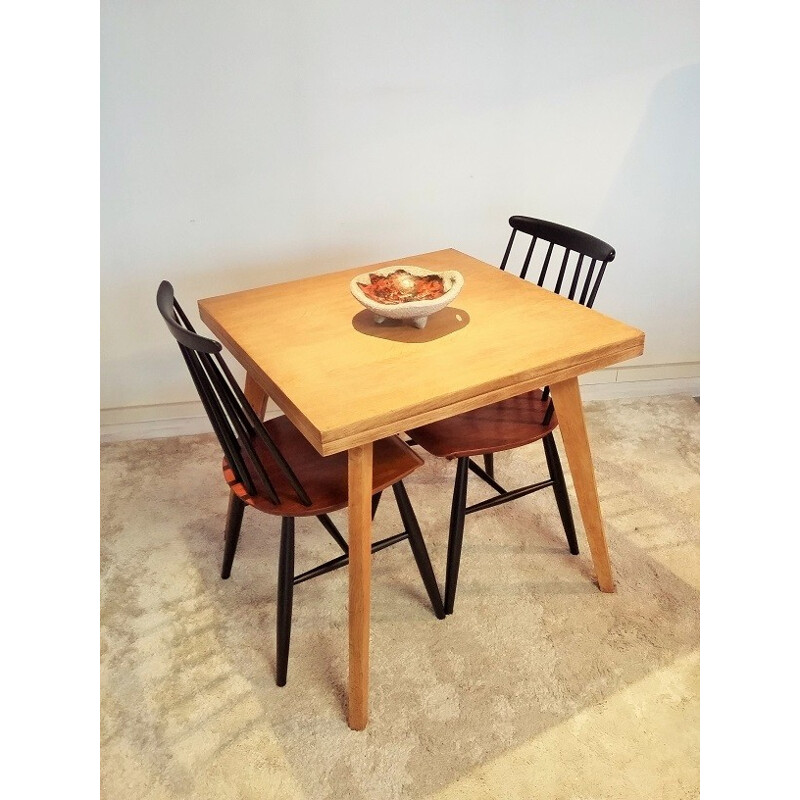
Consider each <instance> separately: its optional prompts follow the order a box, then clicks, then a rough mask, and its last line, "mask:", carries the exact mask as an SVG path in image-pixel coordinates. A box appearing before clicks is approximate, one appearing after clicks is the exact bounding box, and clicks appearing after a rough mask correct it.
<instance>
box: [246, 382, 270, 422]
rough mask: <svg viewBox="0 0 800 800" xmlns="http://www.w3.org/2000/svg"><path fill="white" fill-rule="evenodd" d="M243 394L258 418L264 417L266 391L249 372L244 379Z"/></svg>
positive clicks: (266, 398)
mask: <svg viewBox="0 0 800 800" xmlns="http://www.w3.org/2000/svg"><path fill="white" fill-rule="evenodd" d="M244 396H245V397H246V398H247V402H248V403H250V405H251V406H252V407H253V411H255V412H256V415H257V416H258V418H259V419H262V420H263V419H264V414H265V413H266V411H267V400H268V399H269V398H268V397H267V393H266V392H265V391H264V390H263V389H262V388H261V387H260V386H259V385H258V384H257V383H256V382H255V380H254V379H253V378H251V377H250V373H248V374H247V376H246V377H245V379H244Z"/></svg>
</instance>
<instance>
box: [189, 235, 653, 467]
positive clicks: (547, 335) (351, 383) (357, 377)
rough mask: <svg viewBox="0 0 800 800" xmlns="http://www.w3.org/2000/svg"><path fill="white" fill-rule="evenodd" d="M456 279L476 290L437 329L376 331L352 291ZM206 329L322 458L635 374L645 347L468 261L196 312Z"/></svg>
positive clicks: (459, 256) (305, 285) (457, 255)
mask: <svg viewBox="0 0 800 800" xmlns="http://www.w3.org/2000/svg"><path fill="white" fill-rule="evenodd" d="M395 264H396V265H398V266H402V265H416V266H421V267H425V268H427V269H431V270H445V269H455V270H458V271H459V272H461V274H462V275H463V276H464V279H465V281H464V288H463V289H462V291H461V293H460V294H459V295H458V297H456V298H455V300H454V301H453V302H452V303H451V305H450V306H448V307H447V308H445V309H443V310H442V311H439V312H438V313H436V314H434V315H432V316H431V317H430V318H429V320H428V323H427V325H426V327H425V328H422V329H418V328H414V327H412V326H410V325H407V324H405V325H404V324H400V323H398V322H393V321H387V322H385V323H383V324H382V325H378V324H377V323H375V322H374V321H373V318H372V314H371V313H370V312H369V311H367V310H366V309H365V308H363V306H361V305H360V304H359V303H358V301H357V300H356V299H355V298H354V297H353V296H352V295H351V294H350V290H349V283H350V280H351V278H353V277H354V276H355V275H358V274H359V273H362V272H369V271H372V270H376V269H380V268H382V267H387V266H390V265H395ZM198 307H199V311H200V317H201V319H202V320H203V322H204V323H205V324H206V325H207V326H208V328H209V329H210V330H211V331H212V332H213V334H214V335H215V336H216V337H217V338H218V339H219V340H220V341H221V342H222V343H223V344H224V345H225V347H226V348H227V349H228V350H229V351H230V352H231V353H232V354H233V356H234V357H235V358H236V359H237V360H238V361H239V362H240V363H241V364H242V365H243V366H244V367H245V369H246V370H247V372H248V374H249V375H250V376H251V377H252V378H254V379H255V380H256V381H257V382H258V383H259V384H260V385H261V386H262V388H263V389H264V390H265V391H266V392H267V394H268V395H269V396H270V397H272V398H273V399H274V400H275V401H276V403H277V404H278V406H279V407H280V408H281V409H282V410H283V412H284V413H285V414H286V415H287V416H288V417H289V418H290V419H291V420H292V422H294V424H295V425H296V426H297V427H298V428H299V429H300V430H301V431H302V432H303V433H304V434H305V436H306V437H307V438H308V439H309V441H310V442H311V443H312V444H313V445H314V446H315V447H316V449H317V450H318V451H319V452H320V453H322V454H323V455H329V454H332V453H337V452H340V451H342V450H345V449H348V448H351V447H354V446H358V445H360V444H365V443H367V442H371V441H374V440H376V439H378V438H381V437H383V436H387V435H390V434H392V433H399V432H401V431H403V430H407V429H409V428H412V427H416V426H418V425H422V424H425V423H428V422H433V421H435V420H438V419H443V418H445V417H448V416H451V415H453V414H457V413H461V412H463V411H469V410H471V409H473V408H479V407H481V406H484V405H486V404H487V403H491V402H495V401H497V400H502V399H505V398H507V397H511V396H513V395H516V394H520V393H522V392H525V391H528V390H530V389H534V388H538V387H541V386H543V385H547V384H551V383H556V382H557V381H562V380H566V379H568V378H573V377H576V376H578V375H581V374H584V373H586V372H591V371H593V370H596V369H600V368H602V367H608V366H610V365H612V364H616V363H619V362H621V361H625V360H627V359H630V358H634V357H636V356H638V355H640V354H641V353H642V352H643V350H644V333H643V332H642V331H640V330H638V329H636V328H633V327H631V326H629V325H626V324H624V323H622V322H619V321H617V320H615V319H612V318H610V317H607V316H605V315H603V314H601V313H599V312H597V311H594V310H591V309H587V308H584V307H583V306H581V305H579V304H578V303H575V302H573V301H571V300H567V299H565V298H562V297H559V296H558V295H556V294H553V293H552V292H550V291H547V290H545V289H541V288H539V287H538V286H536V285H535V284H533V283H530V282H528V281H524V280H521V279H520V278H518V277H517V276H515V275H511V274H509V273H506V272H502V271H501V270H499V269H498V268H497V267H495V266H491V265H489V264H486V263H484V262H482V261H479V260H478V259H475V258H473V257H471V256H468V255H466V254H464V253H461V252H459V251H457V250H452V249H450V250H439V251H436V252H433V253H425V254H420V255H415V256H409V257H405V258H402V259H396V260H392V261H386V262H382V263H380V264H372V265H368V266H360V267H356V268H352V269H347V270H343V271H341V272H333V273H328V274H325V275H319V276H313V277H309V278H303V279H301V280H295V281H290V282H287V283H280V284H273V285H270V286H263V287H260V288H256V289H249V290H247V291H243V292H235V293H232V294H227V295H221V296H218V297H210V298H206V299H204V300H200V301H199V302H198Z"/></svg>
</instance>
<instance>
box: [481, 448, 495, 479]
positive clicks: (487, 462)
mask: <svg viewBox="0 0 800 800" xmlns="http://www.w3.org/2000/svg"><path fill="white" fill-rule="evenodd" d="M483 468H484V469H485V470H486V474H487V475H488V476H489V477H490V478H494V453H486V454H485V455H484V456H483Z"/></svg>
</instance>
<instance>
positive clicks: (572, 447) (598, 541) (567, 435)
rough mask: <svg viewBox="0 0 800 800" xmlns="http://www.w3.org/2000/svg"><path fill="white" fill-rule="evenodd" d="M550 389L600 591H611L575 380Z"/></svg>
mask: <svg viewBox="0 0 800 800" xmlns="http://www.w3.org/2000/svg"><path fill="white" fill-rule="evenodd" d="M550 392H551V394H552V395H553V402H554V403H555V407H556V413H557V414H558V427H559V428H560V429H561V438H562V439H563V441H564V449H565V450H566V451H567V461H568V462H569V469H570V472H571V473H572V483H573V485H574V486H575V494H576V495H577V497H578V506H579V507H580V510H581V519H583V527H584V529H585V531H586V538H587V539H588V540H589V550H590V551H591V554H592V561H593V562H594V569H595V572H596V573H597V583H598V585H599V586H600V590H601V591H603V592H613V591H614V577H613V575H612V574H611V562H610V561H609V558H608V546H607V545H606V534H605V531H604V530H603V520H602V518H601V516H600V501H599V498H598V497H597V484H596V483H595V479H594V466H593V465H592V454H591V451H590V450H589V437H588V435H587V433H586V421H585V420H584V418H583V404H582V403H581V392H580V388H579V387H578V379H577V378H570V379H569V380H566V381H562V382H561V383H554V384H552V385H551V387H550Z"/></svg>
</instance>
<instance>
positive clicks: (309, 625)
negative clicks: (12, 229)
mask: <svg viewBox="0 0 800 800" xmlns="http://www.w3.org/2000/svg"><path fill="white" fill-rule="evenodd" d="M586 415H587V423H588V426H589V433H590V438H591V443H592V448H593V453H594V458H595V465H596V470H597V480H598V487H599V491H600V497H601V503H602V507H603V513H604V518H605V522H606V529H607V535H608V539H609V547H610V552H611V558H612V563H613V565H614V570H615V577H616V579H617V583H618V590H617V593H616V594H613V595H606V594H602V593H600V592H599V591H598V590H597V589H596V587H595V584H594V583H593V580H592V572H591V560H590V558H589V555H588V546H587V545H586V540H585V537H584V535H583V530H582V528H581V527H580V523H579V522H578V525H579V542H580V544H581V555H579V556H570V554H569V552H568V550H567V547H566V542H565V539H564V536H563V531H562V529H561V525H560V521H559V517H558V513H557V510H556V505H555V501H554V499H553V497H552V494H551V493H549V492H541V493H538V494H536V495H532V496H529V497H526V498H524V499H522V500H519V501H517V502H516V503H511V504H507V505H505V506H501V507H499V508H497V509H493V510H489V511H484V512H482V513H480V514H475V515H471V516H469V517H467V523H466V530H465V539H464V553H463V559H462V565H461V579H460V583H459V594H458V597H457V599H456V607H455V614H454V615H453V616H452V617H448V619H447V620H445V621H439V620H437V619H436V618H435V617H434V616H433V614H432V612H431V610H430V606H429V603H428V601H427V598H426V595H425V593H424V589H423V587H422V583H421V581H420V579H419V575H418V573H417V572H416V568H415V566H414V563H413V559H412V557H411V553H410V550H409V548H408V546H407V545H406V544H405V543H401V544H399V545H397V546H395V547H393V548H390V549H389V550H386V551H383V552H381V553H378V554H376V556H375V557H374V561H373V610H372V639H371V653H372V662H371V708H370V713H371V719H370V725H369V727H368V728H367V730H366V731H364V732H362V733H355V732H353V731H350V730H349V729H348V728H347V725H346V723H345V686H346V681H347V574H346V570H340V571H338V572H335V573H332V574H329V575H327V576H323V577H320V578H317V579H315V580H313V581H310V582H308V583H305V584H302V585H301V586H298V587H297V588H296V590H295V609H294V624H293V629H292V645H291V654H290V660H289V681H288V684H287V686H286V687H284V688H281V689H279V688H278V687H276V686H275V681H274V669H275V588H276V577H277V545H278V532H279V521H278V520H277V519H276V518H269V517H266V516H264V515H261V514H259V513H258V512H255V511H252V510H248V512H247V513H245V519H244V525H243V528H242V537H241V540H240V544H239V552H238V554H237V557H236V561H235V563H234V567H233V574H232V577H231V579H230V580H228V581H222V580H220V578H219V567H220V561H221V556H222V529H223V524H224V516H225V511H226V502H227V501H226V496H227V490H226V487H225V484H224V482H223V480H222V477H221V475H220V471H219V463H220V455H219V452H218V448H217V445H216V443H215V440H214V439H213V437H212V436H210V435H209V436H187V437H180V438H173V439H159V440H147V441H137V442H123V443H116V444H109V445H104V446H103V447H102V455H101V459H102V466H101V475H102V488H101V492H102V494H101V501H102V584H101V585H102V604H101V613H102V618H101V625H102V627H101V645H102V646H101V658H102V663H101V683H102V685H101V692H102V718H101V747H102V751H101V781H102V796H103V798H104V799H105V800H123V799H124V800H133V798H148V800H149V799H152V800H157V799H160V798H165V799H166V798H198V800H199V799H200V798H203V799H204V798H214V799H215V800H225V799H226V798H237V799H241V800H249V799H250V798H287V799H288V798H309V800H317V799H319V800H324V799H325V798H380V800H391V799H392V798H440V799H441V800H444V798H453V799H455V798H498V800H499V799H500V798H503V799H505V798H520V799H522V798H548V799H549V798H571V799H572V800H596V799H598V798H637V800H638V799H640V798H645V797H646V798H649V799H652V798H670V800H674V799H676V798H690V797H696V796H698V794H699V792H698V785H699V763H698V762H699V699H698V689H699V653H698V646H699V416H700V411H699V405H698V404H697V402H695V401H694V400H693V399H692V398H691V397H688V396H670V397H654V398H647V399H636V400H613V401H598V402H592V403H587V404H586ZM559 444H560V443H559ZM562 453H563V450H562ZM454 471H455V470H454V464H452V463H450V462H444V461H437V460H435V459H433V458H428V459H427V461H426V464H425V466H424V467H422V468H421V469H420V470H419V471H418V472H417V473H415V474H414V475H413V476H411V478H409V479H408V481H407V486H408V490H409V494H410V496H411V500H412V502H413V503H414V505H415V508H416V511H417V514H418V516H419V518H420V522H421V525H422V530H423V534H424V535H425V537H426V540H427V542H428V546H429V549H430V552H431V558H432V560H433V564H434V569H435V570H436V573H437V577H438V578H439V582H440V584H441V583H442V581H443V578H444V564H445V555H446V548H447V517H448V514H449V496H450V491H451V490H452V483H453V477H454ZM496 471H497V476H498V479H499V480H500V481H501V482H507V483H508V484H513V483H514V482H515V481H519V482H520V483H521V482H522V481H525V480H530V478H529V477H528V476H534V475H536V474H542V475H544V471H545V461H544V456H543V452H542V448H541V446H540V445H533V446H531V447H529V448H524V449H522V450H519V451H515V452H513V453H505V454H501V455H499V456H498V457H497V459H496ZM470 487H471V488H470V501H476V500H478V499H480V498H482V497H485V496H488V495H489V491H487V490H486V489H485V487H482V485H481V484H480V482H479V481H477V480H475V481H472V482H471V484H470ZM573 508H574V509H575V511H576V518H578V514H577V507H576V504H575V502H574V501H573ZM334 517H335V519H336V520H337V523H341V526H342V527H343V528H344V527H345V521H344V515H343V514H342V512H339V513H338V514H336V515H334ZM398 530H400V523H399V515H398V513H397V510H396V507H395V506H394V501H393V498H392V497H391V494H389V495H388V496H387V497H385V498H384V502H383V503H382V504H381V508H380V510H379V512H378V516H377V518H376V535H377V536H385V535H388V534H390V533H394V532H396V531H398ZM297 531H298V546H297V560H298V564H297V567H298V571H299V570H302V569H305V568H306V565H311V564H313V563H316V561H318V560H323V559H326V558H331V557H334V556H335V555H337V553H338V551H337V548H336V546H335V545H334V544H333V542H332V541H331V540H330V539H329V538H328V537H327V535H326V534H325V532H324V531H323V529H322V527H321V526H320V525H319V524H318V523H317V522H316V520H310V521H300V522H299V523H298V529H297Z"/></svg>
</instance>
